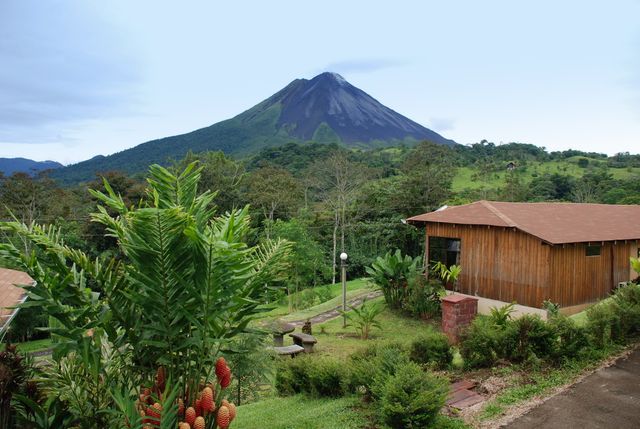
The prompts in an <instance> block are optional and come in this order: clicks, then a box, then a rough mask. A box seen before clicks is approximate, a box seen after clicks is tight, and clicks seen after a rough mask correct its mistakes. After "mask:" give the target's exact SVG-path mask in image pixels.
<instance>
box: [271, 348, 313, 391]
mask: <svg viewBox="0 0 640 429" xmlns="http://www.w3.org/2000/svg"><path fill="white" fill-rule="evenodd" d="M309 362H310V359H308V358H307V357H306V356H299V357H297V358H295V359H287V360H281V361H280V362H279V363H278V366H277V369H276V383H275V384H276V390H277V391H278V394H280V395H282V396H287V395H293V394H296V393H302V392H305V391H308V386H309V375H308V364H309Z"/></svg>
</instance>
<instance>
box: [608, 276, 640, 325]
mask: <svg viewBox="0 0 640 429" xmlns="http://www.w3.org/2000/svg"><path fill="white" fill-rule="evenodd" d="M613 301H614V303H615V306H616V310H617V313H618V316H619V318H620V329H621V335H622V336H625V337H628V336H631V335H634V334H637V333H638V332H640V285H638V284H634V283H629V284H627V285H626V286H624V287H621V288H619V289H618V290H616V293H615V295H614V296H613Z"/></svg>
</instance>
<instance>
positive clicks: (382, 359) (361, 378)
mask: <svg viewBox="0 0 640 429" xmlns="http://www.w3.org/2000/svg"><path fill="white" fill-rule="evenodd" d="M408 362H409V356H408V355H407V351H406V349H405V347H404V346H403V345H402V344H399V343H384V344H377V345H372V346H370V347H367V348H365V349H362V350H359V351H357V352H355V353H354V354H352V355H351V356H350V364H349V368H350V371H349V375H350V378H349V388H350V389H351V390H363V391H364V393H365V395H367V396H370V397H373V398H378V397H379V396H380V394H381V392H382V388H383V387H384V385H385V383H386V381H387V379H388V378H389V376H391V375H393V374H395V371H396V368H398V366H401V365H403V364H406V363H408Z"/></svg>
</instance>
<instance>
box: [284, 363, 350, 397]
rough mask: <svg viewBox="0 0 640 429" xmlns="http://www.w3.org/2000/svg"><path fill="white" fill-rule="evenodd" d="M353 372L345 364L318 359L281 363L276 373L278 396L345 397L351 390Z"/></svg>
mask: <svg viewBox="0 0 640 429" xmlns="http://www.w3.org/2000/svg"><path fill="white" fill-rule="evenodd" d="M349 370H350V368H349V367H347V366H345V365H344V363H342V362H340V361H338V360H336V359H332V358H328V357H327V358H321V357H315V356H299V357H297V358H295V359H286V360H282V361H281V362H280V363H279V364H278V368H277V372H276V381H275V384H276V390H277V391H278V394H279V395H282V396H287V395H293V394H296V393H307V394H311V395H314V396H321V397H337V396H342V395H343V394H344V393H346V392H347V391H348V389H349V380H350V379H351V377H350V374H349Z"/></svg>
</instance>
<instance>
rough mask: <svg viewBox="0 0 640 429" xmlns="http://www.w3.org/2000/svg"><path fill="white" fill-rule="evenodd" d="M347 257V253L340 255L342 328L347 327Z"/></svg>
mask: <svg viewBox="0 0 640 429" xmlns="http://www.w3.org/2000/svg"><path fill="white" fill-rule="evenodd" d="M347 257H348V255H347V254H346V253H345V252H342V253H341V254H340V268H341V276H340V277H341V279H342V327H343V328H346V327H347Z"/></svg>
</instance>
